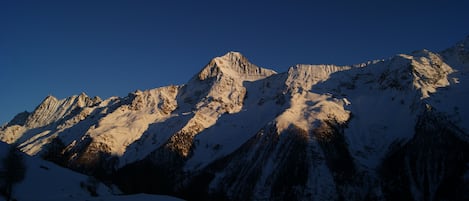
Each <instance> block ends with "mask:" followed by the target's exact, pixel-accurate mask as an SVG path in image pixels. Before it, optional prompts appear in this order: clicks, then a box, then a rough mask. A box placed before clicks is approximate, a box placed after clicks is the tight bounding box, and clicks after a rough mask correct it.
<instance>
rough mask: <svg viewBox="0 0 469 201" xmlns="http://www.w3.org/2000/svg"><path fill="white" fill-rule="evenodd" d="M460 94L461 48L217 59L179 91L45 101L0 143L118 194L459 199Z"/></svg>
mask: <svg viewBox="0 0 469 201" xmlns="http://www.w3.org/2000/svg"><path fill="white" fill-rule="evenodd" d="M468 83H469V37H468V38H466V39H465V40H463V41H461V42H459V43H457V44H456V45H455V46H453V47H450V48H448V49H446V50H444V51H442V52H431V51H428V50H420V51H415V52H412V53H410V54H399V55H396V56H394V57H392V58H389V59H385V60H376V61H370V62H366V63H362V64H357V65H351V66H336V65H296V66H294V67H291V68H290V69H289V70H288V71H287V72H283V73H277V72H275V71H273V70H269V69H265V68H261V67H258V66H256V65H254V64H251V63H250V62H249V61H248V60H247V59H246V58H245V57H244V56H242V55H241V54H240V53H237V52H229V53H227V54H226V55H224V56H221V57H216V58H214V59H212V60H211V61H210V62H209V63H208V64H207V65H206V66H205V67H204V68H202V70H201V71H200V72H199V73H198V74H196V75H195V76H194V77H193V78H192V79H190V80H189V81H188V83H186V84H184V85H179V86H167V87H160V88H156V89H151V90H146V91H136V92H133V93H130V94H129V95H128V96H126V97H111V98H109V99H106V100H101V99H100V98H98V97H94V98H91V97H88V96H87V95H86V94H80V95H79V96H72V97H69V98H66V99H63V100H58V99H57V98H55V97H52V96H49V97H47V98H46V99H45V100H44V101H43V102H42V103H41V104H40V105H39V106H38V107H37V108H36V109H35V110H34V111H33V112H31V113H28V112H23V113H20V114H18V115H17V116H16V117H15V118H14V119H13V120H12V121H10V122H9V123H8V124H7V125H5V126H4V127H2V128H1V130H0V139H1V140H2V141H5V142H7V143H16V144H18V147H19V148H20V149H21V150H22V151H24V152H25V153H27V154H29V155H33V156H41V157H43V158H46V159H47V160H51V161H54V162H56V163H58V164H60V165H62V166H65V167H69V168H71V169H74V170H77V171H80V172H83V173H86V174H90V175H95V176H96V177H98V178H100V179H102V180H103V181H106V182H109V183H114V184H116V185H117V186H119V187H120V189H121V190H122V191H124V192H126V193H142V192H144V193H164V194H173V195H176V196H179V197H183V198H186V199H189V200H190V199H193V200H200V199H204V200H365V199H369V200H395V199H403V200H442V199H448V200H467V199H469V193H467V192H469V188H468V187H467V186H469V185H468V184H469V136H468V131H469V116H468V113H469V106H468V104H466V101H467V100H469V95H468V94H469V93H468V92H469V85H468Z"/></svg>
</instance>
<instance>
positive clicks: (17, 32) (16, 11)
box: [0, 0, 469, 124]
mask: <svg viewBox="0 0 469 201" xmlns="http://www.w3.org/2000/svg"><path fill="white" fill-rule="evenodd" d="M468 13H469V1H464V0H460V1H456V0H449V1H441V0H439V1H431V0H428V1H413V0H407V1H403V0H394V1H379V0H374V1H372V0H356V1H333V0H327V1H326V0H321V1H313V0H309V1H307V0H304V1H301V0H289V1H254V0H251V1H227V0H219V1H202V0H201V1H180V0H172V1H157V0H154V1H141V0H129V1H120V0H106V1H104V0H103V1H101V0H92V1H86V0H80V1H69V0H60V1H48V0H40V1H38V0H30V1H23V0H14V1H13V0H12V1H10V0H0V94H1V96H0V124H2V123H4V122H7V121H9V120H10V119H11V118H13V116H14V115H15V114H17V113H19V112H22V111H24V110H27V111H32V110H33V109H34V108H35V107H36V106H37V105H38V104H39V103H40V102H41V101H42V100H43V99H44V98H45V97H46V96H47V95H53V96H56V97H58V98H65V97H68V96H71V95H74V94H79V93H81V92H85V93H86V94H88V95H89V96H100V97H102V98H108V97H110V96H126V95H127V94H128V93H129V92H132V91H135V90H137V89H141V90H145V89H151V88H156V87H160V86H165V85H169V84H183V83H185V82H186V81H187V80H189V79H190V78H191V77H192V76H193V75H194V74H196V73H197V72H198V71H199V70H200V69H201V68H202V67H203V66H204V65H205V64H207V63H208V62H209V60H210V59H211V58H213V57H216V56H220V55H223V54H225V53H226V52H228V51H239V52H241V53H242V54H243V55H245V56H246V57H247V58H248V59H249V60H250V61H251V62H253V63H254V64H257V65H258V66H262V67H266V68H271V69H274V70H276V71H277V72H284V71H286V70H287V69H288V67H290V66H292V65H295V64H297V63H307V64H331V63H332V64H340V65H346V64H355V63H360V62H364V61H367V60H373V59H383V58H388V57H390V56H392V55H395V54H398V53H408V52H411V51H413V50H418V49H423V48H426V49H429V50H433V51H439V50H442V49H444V48H446V47H449V46H451V45H453V44H454V43H456V42H457V41H459V40H462V39H463V38H464V37H465V36H466V35H468V34H469V14H468Z"/></svg>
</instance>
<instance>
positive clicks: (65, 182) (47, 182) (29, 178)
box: [0, 142, 180, 201]
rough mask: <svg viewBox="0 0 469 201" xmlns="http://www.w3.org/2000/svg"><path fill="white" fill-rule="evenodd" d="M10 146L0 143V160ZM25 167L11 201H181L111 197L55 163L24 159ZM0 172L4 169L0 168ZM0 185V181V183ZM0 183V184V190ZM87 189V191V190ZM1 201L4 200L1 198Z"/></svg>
mask: <svg viewBox="0 0 469 201" xmlns="http://www.w3.org/2000/svg"><path fill="white" fill-rule="evenodd" d="M8 150H9V145H7V144H5V143H3V142H0V160H2V161H3V159H4V158H5V157H6V154H7V153H8ZM23 162H24V165H25V167H26V172H25V176H24V179H23V180H22V181H20V182H18V183H16V184H14V186H13V195H12V198H13V199H16V200H20V201H27V200H31V201H41V200H44V201H46V200H47V201H54V200H57V201H62V200H77V201H82V200H90V201H92V200H96V201H98V200H116V201H124V200H160V201H177V200H180V199H177V198H172V197H169V196H161V195H144V194H139V195H114V194H116V193H119V192H118V191H117V190H111V188H109V187H107V186H106V185H104V184H102V183H100V182H99V181H97V180H92V179H91V178H90V177H89V176H86V175H82V174H79V173H77V172H74V171H71V170H69V169H66V168H63V167H60V166H57V165H56V164H54V163H51V162H48V161H44V160H41V159H39V158H33V157H29V156H27V155H24V156H23ZM0 169H4V166H3V164H0ZM0 181H2V180H1V179H0ZM1 184H2V182H0V187H1ZM88 188H90V189H88ZM0 200H5V197H2V196H0Z"/></svg>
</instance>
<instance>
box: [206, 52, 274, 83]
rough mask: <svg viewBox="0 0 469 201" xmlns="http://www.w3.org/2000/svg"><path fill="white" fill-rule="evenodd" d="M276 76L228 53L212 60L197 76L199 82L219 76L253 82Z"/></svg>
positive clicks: (271, 71)
mask: <svg viewBox="0 0 469 201" xmlns="http://www.w3.org/2000/svg"><path fill="white" fill-rule="evenodd" d="M273 74H276V72H275V71H273V70H270V69H265V68H261V67H258V66H256V65H254V64H252V63H251V62H249V60H248V59H247V58H246V57H244V56H243V55H242V54H241V53H239V52H228V53H226V54H225V55H223V56H220V57H215V58H213V59H212V60H211V61H210V62H209V63H208V64H207V65H206V66H205V67H204V68H203V69H202V70H201V71H200V73H199V74H198V78H199V80H206V79H208V78H211V77H217V76H221V75H225V76H230V77H234V78H240V79H243V80H247V81H254V80H257V79H260V78H264V77H266V76H270V75H273Z"/></svg>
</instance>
